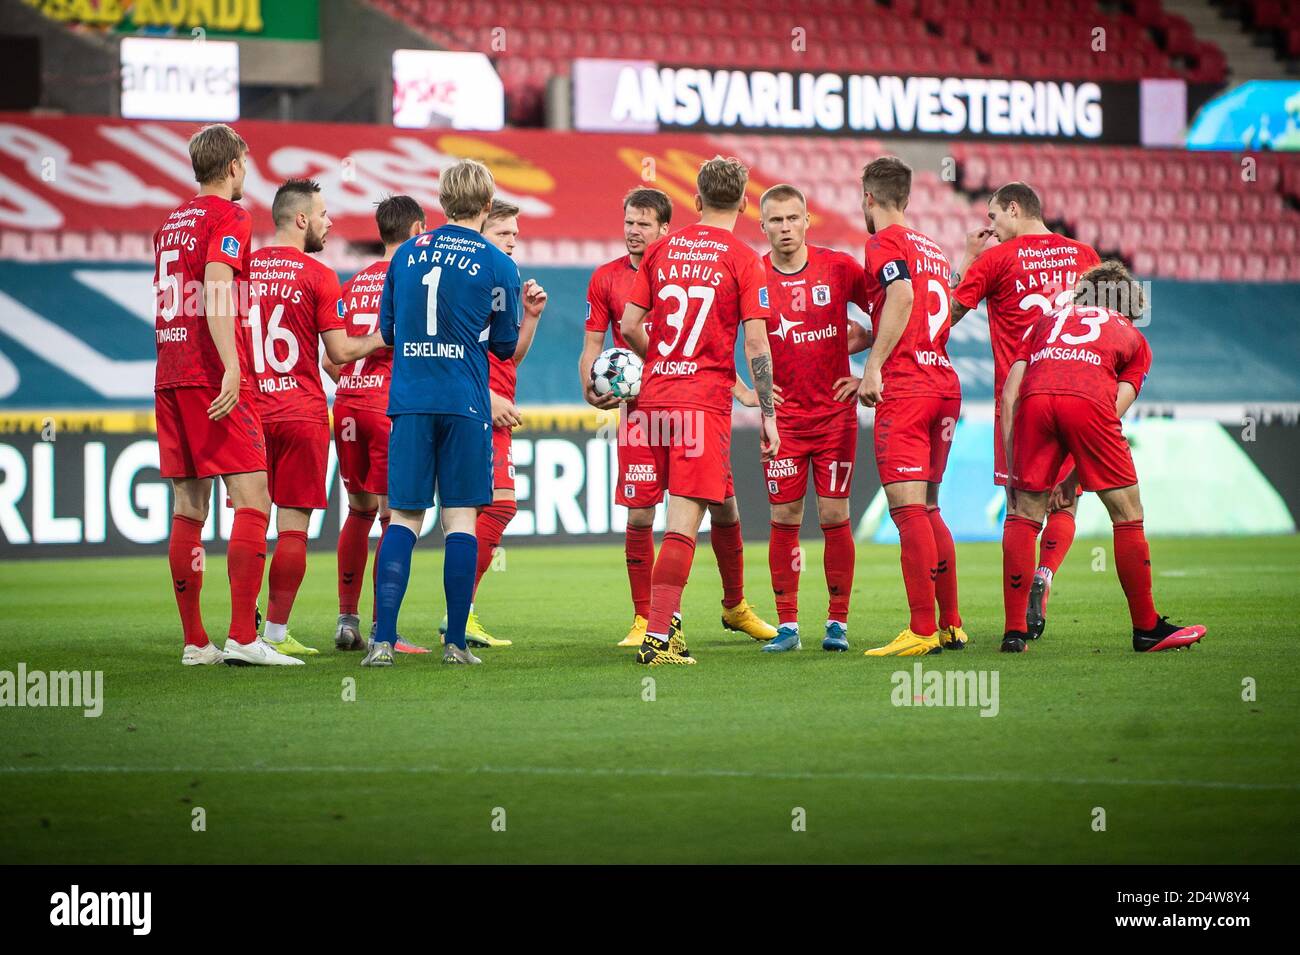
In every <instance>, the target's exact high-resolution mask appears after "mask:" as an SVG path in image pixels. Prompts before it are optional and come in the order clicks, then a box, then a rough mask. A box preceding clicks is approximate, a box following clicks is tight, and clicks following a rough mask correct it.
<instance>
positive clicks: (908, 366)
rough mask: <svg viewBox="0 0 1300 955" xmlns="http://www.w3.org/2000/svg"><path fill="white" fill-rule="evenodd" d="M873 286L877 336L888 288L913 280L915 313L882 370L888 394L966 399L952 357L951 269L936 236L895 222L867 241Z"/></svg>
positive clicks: (870, 290) (869, 283) (887, 397)
mask: <svg viewBox="0 0 1300 955" xmlns="http://www.w3.org/2000/svg"><path fill="white" fill-rule="evenodd" d="M866 259H867V278H866V281H867V287H868V294H869V295H871V296H872V298H873V299H874V309H873V311H872V316H873V319H874V323H875V325H876V335H877V337H879V333H880V325H879V322H880V318H881V315H882V314H883V312H882V310H883V309H884V303H885V286H887V285H888V284H889V283H890V282H894V281H897V280H899V279H904V278H910V279H911V281H912V314H911V315H910V316H908V320H907V327H906V328H904V329H903V334H902V337H901V338H899V340H898V344H896V345H895V346H894V350H893V351H892V352H890V353H889V357H888V358H887V359H886V360H885V364H884V366H883V367H882V368H881V378H882V379H883V381H884V391H883V397H884V399H885V400H886V401H888V400H890V399H891V398H902V397H906V396H908V395H931V396H934V397H938V398H960V397H961V385H960V383H959V382H958V381H957V372H956V371H954V370H953V367H952V362H951V361H949V360H948V332H949V330H950V329H951V327H952V323H951V321H950V315H951V311H952V310H951V308H950V306H949V304H948V280H949V276H950V274H951V273H950V271H949V268H948V259H947V258H946V257H945V256H944V254H943V249H941V248H939V246H938V244H937V243H935V241H934V240H933V239H931V238H930V237H929V236H926V235H924V234H922V233H920V232H917V231H916V230H915V229H909V228H907V226H901V225H891V226H887V227H886V228H884V229H881V230H880V231H879V232H877V233H876V234H875V235H873V236H872V237H871V238H870V239H868V240H867V253H866Z"/></svg>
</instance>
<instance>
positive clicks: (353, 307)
mask: <svg viewBox="0 0 1300 955" xmlns="http://www.w3.org/2000/svg"><path fill="white" fill-rule="evenodd" d="M375 223H376V225H377V226H378V227H379V241H380V242H382V243H383V245H384V257H383V258H382V259H380V260H379V261H377V262H373V263H371V264H370V265H367V266H366V267H365V268H364V269H362V270H361V271H359V272H357V274H356V275H354V276H352V278H351V279H350V280H349V281H348V283H347V284H346V285H345V286H343V292H342V295H343V324H344V327H345V328H346V329H347V333H348V335H350V336H353V337H363V336H366V335H372V334H374V333H375V332H376V331H377V330H378V328H379V301H380V297H381V296H382V295H383V291H384V279H385V277H386V276H387V275H388V263H389V261H390V260H391V259H392V257H393V253H394V252H396V251H397V247H398V246H400V245H401V244H402V243H403V242H405V241H406V240H407V239H410V238H413V237H414V236H417V235H419V234H420V233H422V232H424V231H425V218H424V210H423V209H422V208H420V204H419V203H418V202H416V201H415V200H414V199H412V198H411V197H410V196H389V197H388V198H386V199H384V200H383V201H382V202H380V203H379V205H378V206H376V208H375ZM321 365H322V367H324V369H325V371H326V372H327V373H328V374H329V376H330V377H331V378H333V379H334V381H335V382H337V383H338V389H337V390H336V391H335V393H334V447H335V449H336V450H337V452H338V459H339V477H340V478H341V479H342V481H343V489H344V491H346V492H347V495H348V516H347V519H346V520H344V522H343V527H342V529H341V530H340V531H339V542H338V591H339V619H338V625H337V627H336V628H335V631H334V646H335V648H337V649H339V650H363V649H365V647H366V637H364V636H363V635H362V633H361V618H360V615H359V614H358V613H357V604H358V602H359V601H360V599H361V587H362V585H363V582H364V581H365V576H366V560H367V558H368V556H369V547H370V530H371V528H372V527H373V526H374V523H375V519H376V517H378V519H379V525H380V535H379V542H377V543H376V544H375V553H376V554H378V553H379V544H380V543H382V542H383V534H384V532H385V531H387V530H388V522H389V519H390V513H389V510H388V435H389V431H390V430H391V429H392V422H391V421H389V419H388V382H389V378H390V376H391V375H392V371H393V350H392V349H391V348H381V349H379V350H378V351H376V352H375V353H374V354H373V355H370V356H369V357H367V358H359V359H357V360H356V361H354V362H352V363H350V364H347V365H336V364H334V363H333V362H331V361H330V359H329V355H326V356H324V357H323V358H322V359H321ZM378 567H379V562H378V561H375V562H374V570H375V571H377V569H378ZM375 576H376V574H375V573H374V572H373V571H372V575H371V586H372V588H373V586H374V578H375ZM377 604H378V601H377V600H375V601H372V612H371V618H370V632H371V635H372V636H373V635H374V630H375V618H374V611H373V607H374V606H375V605H377ZM393 649H394V650H396V651H398V652H399V653H428V652H429V651H428V650H427V649H426V648H424V647H419V646H416V645H415V644H411V643H407V642H406V641H405V640H402V639H400V638H399V639H398V641H397V643H396V644H395V645H394V646H393Z"/></svg>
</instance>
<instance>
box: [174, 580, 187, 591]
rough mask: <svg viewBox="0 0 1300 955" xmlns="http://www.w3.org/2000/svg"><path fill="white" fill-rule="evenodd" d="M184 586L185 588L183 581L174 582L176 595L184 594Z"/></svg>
mask: <svg viewBox="0 0 1300 955" xmlns="http://www.w3.org/2000/svg"><path fill="white" fill-rule="evenodd" d="M186 586H187V584H186V582H185V581H183V580H178V581H176V592H177V593H178V594H183V593H185V588H186Z"/></svg>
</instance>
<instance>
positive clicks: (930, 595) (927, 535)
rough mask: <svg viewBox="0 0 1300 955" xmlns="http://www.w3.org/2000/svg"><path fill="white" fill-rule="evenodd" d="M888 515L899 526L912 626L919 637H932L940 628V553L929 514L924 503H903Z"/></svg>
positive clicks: (900, 551)
mask: <svg viewBox="0 0 1300 955" xmlns="http://www.w3.org/2000/svg"><path fill="white" fill-rule="evenodd" d="M889 516H890V517H892V518H893V519H894V523H895V524H896V525H897V526H898V539H899V544H900V547H899V559H900V562H901V563H902V565H903V585H904V587H906V589H907V606H908V608H909V609H910V610H911V613H912V619H911V623H910V624H909V626H910V628H911V630H912V632H913V633H914V634H916V635H917V636H919V637H928V636H931V635H932V634H934V632H935V631H936V630H938V629H939V628H938V626H937V625H936V624H935V616H934V601H935V595H934V582H935V577H936V576H937V573H938V567H937V565H938V563H939V554H938V545H936V544H935V541H934V528H933V527H932V526H931V525H930V515H929V514H928V513H927V511H926V507H925V505H924V504H904V505H903V506H902V507H895V508H892V509H891V510H890V512H889Z"/></svg>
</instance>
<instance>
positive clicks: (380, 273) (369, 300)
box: [334, 260, 393, 414]
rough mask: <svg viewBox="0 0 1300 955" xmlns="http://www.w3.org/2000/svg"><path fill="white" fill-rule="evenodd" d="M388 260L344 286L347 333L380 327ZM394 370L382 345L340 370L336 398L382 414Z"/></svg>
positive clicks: (363, 332) (352, 334)
mask: <svg viewBox="0 0 1300 955" xmlns="http://www.w3.org/2000/svg"><path fill="white" fill-rule="evenodd" d="M387 275H388V262H387V261H385V260H380V261H378V262H375V263H374V264H372V265H367V266H366V267H365V268H364V269H362V270H361V271H360V272H358V273H357V274H356V275H354V276H352V278H351V279H349V280H348V284H347V285H345V286H343V293H342V295H343V325H344V327H345V328H346V329H347V331H348V336H349V337H351V338H358V337H361V336H364V335H370V334H372V333H373V332H375V331H377V330H378V329H379V300H380V298H382V297H383V294H384V279H385V278H386V277H387ZM392 373H393V350H392V349H391V348H381V349H379V351H377V352H375V353H374V354H371V355H367V356H366V357H365V358H358V359H357V360H356V361H354V362H349V363H348V364H346V365H344V366H343V367H342V369H340V371H339V386H338V390H337V391H336V392H335V393H334V394H335V397H336V398H346V399H347V400H348V401H349V402H350V403H352V404H353V405H355V406H356V407H358V408H368V409H370V410H372V411H378V412H380V413H381V414H382V413H385V412H387V411H388V379H389V376H390V375H391V374H392Z"/></svg>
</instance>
